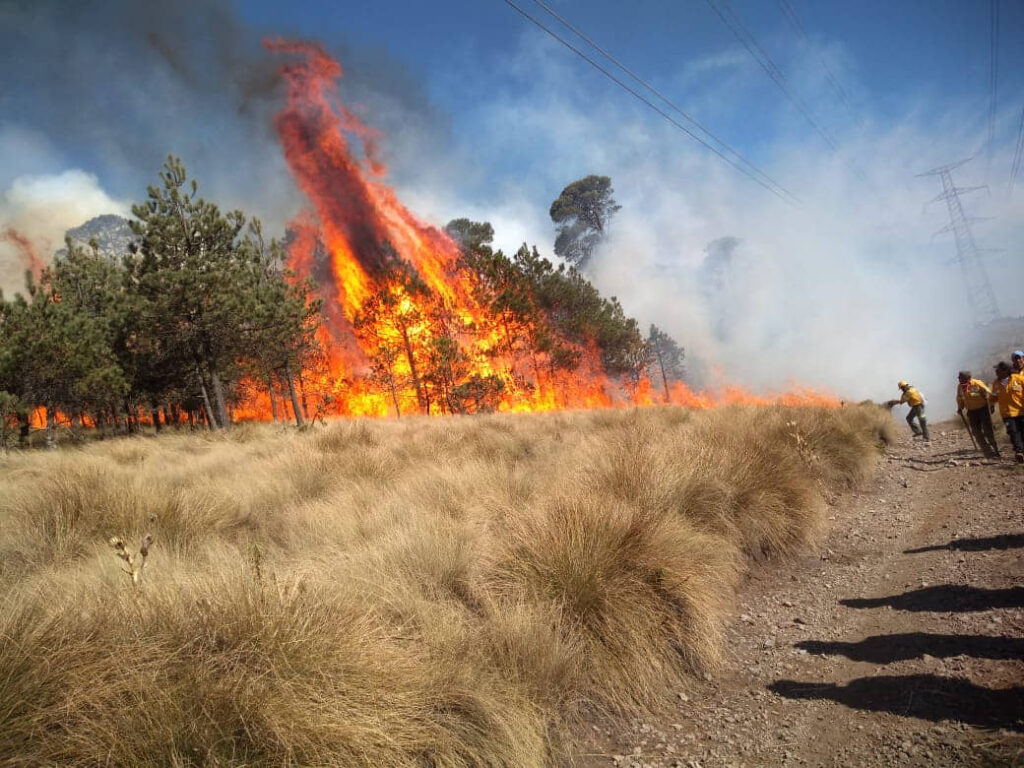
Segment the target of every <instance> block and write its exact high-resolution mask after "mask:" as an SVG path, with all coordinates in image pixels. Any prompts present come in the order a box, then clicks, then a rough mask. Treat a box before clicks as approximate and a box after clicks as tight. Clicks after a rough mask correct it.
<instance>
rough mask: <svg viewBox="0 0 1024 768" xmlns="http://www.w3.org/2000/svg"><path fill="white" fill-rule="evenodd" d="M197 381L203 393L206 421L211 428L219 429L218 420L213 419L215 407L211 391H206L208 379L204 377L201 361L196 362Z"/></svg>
mask: <svg viewBox="0 0 1024 768" xmlns="http://www.w3.org/2000/svg"><path fill="white" fill-rule="evenodd" d="M196 381H198V382H199V389H200V391H201V392H202V394H203V409H204V411H205V412H206V423H207V425H208V426H209V427H210V430H211V431H212V430H216V429H217V422H216V421H214V420H213V408H212V407H211V406H210V393H209V392H207V391H206V380H205V379H204V378H203V372H202V370H200V368H199V363H198V362H197V363H196Z"/></svg>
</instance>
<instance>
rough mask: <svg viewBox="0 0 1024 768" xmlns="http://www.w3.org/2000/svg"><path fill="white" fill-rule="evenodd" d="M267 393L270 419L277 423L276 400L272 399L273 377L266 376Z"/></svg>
mask: <svg viewBox="0 0 1024 768" xmlns="http://www.w3.org/2000/svg"><path fill="white" fill-rule="evenodd" d="M267 392H268V393H269V394H270V418H272V419H273V420H274V421H275V422H276V421H277V398H275V397H274V377H273V376H271V375H270V374H269V373H268V374H267Z"/></svg>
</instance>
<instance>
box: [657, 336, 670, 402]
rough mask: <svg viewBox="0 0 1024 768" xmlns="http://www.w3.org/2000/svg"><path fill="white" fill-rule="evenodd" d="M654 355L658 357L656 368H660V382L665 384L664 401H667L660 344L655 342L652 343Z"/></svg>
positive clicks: (666, 377)
mask: <svg viewBox="0 0 1024 768" xmlns="http://www.w3.org/2000/svg"><path fill="white" fill-rule="evenodd" d="M654 355H655V357H657V358H658V368H659V369H661V383H662V384H663V385H664V386H665V402H666V403H667V402H668V401H669V394H668V376H667V375H665V361H664V360H663V359H662V356H661V345H660V344H655V345H654Z"/></svg>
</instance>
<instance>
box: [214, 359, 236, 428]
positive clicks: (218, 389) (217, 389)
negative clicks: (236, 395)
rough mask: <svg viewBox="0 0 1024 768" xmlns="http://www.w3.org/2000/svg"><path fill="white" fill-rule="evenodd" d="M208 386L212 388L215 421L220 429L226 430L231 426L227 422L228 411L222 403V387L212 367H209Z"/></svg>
mask: <svg viewBox="0 0 1024 768" xmlns="http://www.w3.org/2000/svg"><path fill="white" fill-rule="evenodd" d="M210 384H211V385H212V386H213V398H214V403H215V405H216V407H217V421H218V423H219V424H220V425H221V427H222V428H224V429H227V428H228V427H230V426H231V422H230V421H229V420H228V409H227V406H226V405H225V403H224V385H223V384H221V381H220V376H218V375H217V369H216V368H214V367H213V366H212V365H211V366H210Z"/></svg>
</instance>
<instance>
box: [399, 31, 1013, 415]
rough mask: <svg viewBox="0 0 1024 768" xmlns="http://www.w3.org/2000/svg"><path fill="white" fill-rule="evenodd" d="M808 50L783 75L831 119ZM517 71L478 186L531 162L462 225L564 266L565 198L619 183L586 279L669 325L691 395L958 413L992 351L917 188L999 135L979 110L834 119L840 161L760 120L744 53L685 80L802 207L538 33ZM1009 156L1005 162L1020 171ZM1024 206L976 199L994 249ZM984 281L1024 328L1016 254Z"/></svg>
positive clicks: (496, 116) (483, 139)
mask: <svg viewBox="0 0 1024 768" xmlns="http://www.w3.org/2000/svg"><path fill="white" fill-rule="evenodd" d="M829 51H830V62H831V64H832V68H833V70H835V71H837V72H838V74H839V76H840V77H841V78H842V79H843V80H844V83H845V84H846V85H847V88H848V90H849V91H850V92H853V93H856V92H858V91H859V89H858V88H857V81H856V72H855V71H850V70H847V69H844V68H843V66H842V64H843V62H844V61H845V58H844V57H843V56H841V55H840V54H838V53H837V52H836V51H835V50H834V48H830V49H829ZM811 53H812V52H811V51H805V52H804V55H803V57H802V58H801V57H800V56H799V55H798V53H794V57H795V58H794V60H793V61H791V62H788V66H790V67H791V68H792V69H793V71H794V72H795V73H796V75H795V76H794V77H793V80H794V81H796V82H798V83H800V84H801V88H802V89H803V95H804V98H805V99H806V100H807V101H808V102H809V103H812V104H815V105H821V104H826V105H827V104H828V103H829V102H828V100H829V99H830V98H831V99H833V100H834V98H835V97H834V94H831V92H826V91H825V90H824V88H825V87H826V84H825V83H824V81H823V80H822V78H821V77H820V76H812V75H811V74H806V75H805V74H803V73H807V72H811V71H816V67H818V60H817V58H816V57H813V58H812V57H810V54H811ZM506 68H507V70H508V71H510V72H513V73H518V74H519V75H520V76H521V78H522V85H523V87H522V89H521V90H518V89H517V90H509V91H506V92H503V93H499V94H497V95H496V98H495V99H494V100H493V101H491V102H489V103H487V104H484V105H481V108H480V111H479V113H478V114H477V115H475V117H474V118H473V119H475V121H476V125H475V126H474V128H475V130H473V134H474V135H475V136H478V137H480V138H479V142H478V144H477V146H476V147H475V150H476V152H477V154H478V156H480V157H481V158H500V161H492V162H491V164H490V165H487V166H485V167H484V168H483V169H482V170H480V171H478V172H480V173H488V172H493V173H496V174H498V172H500V170H501V168H502V167H508V166H516V165H518V164H520V163H521V164H522V170H521V172H520V174H519V176H518V177H517V178H518V179H519V182H518V186H517V187H516V188H515V189H511V190H510V189H509V188H507V187H501V188H498V189H497V190H496V191H495V192H494V193H493V195H492V196H491V197H490V198H488V197H487V196H486V193H485V196H483V197H481V196H479V195H474V197H473V199H472V202H471V203H465V204H463V205H464V206H465V207H464V208H463V209H462V212H469V215H475V216H476V217H478V218H482V219H486V218H490V219H491V220H492V222H493V223H495V229H496V233H497V240H498V242H499V244H500V245H501V246H502V247H503V248H506V249H510V248H515V247H517V245H518V243H520V242H522V241H524V240H528V241H531V242H537V243H539V244H540V245H541V247H542V249H543V250H546V251H547V252H548V253H550V247H551V243H552V241H553V238H554V229H553V225H552V224H551V223H550V221H548V220H547V217H546V212H547V207H548V205H549V204H550V201H551V200H553V199H554V198H555V197H556V196H557V195H558V193H559V191H560V190H561V188H562V187H563V186H564V185H565V184H567V183H569V182H571V181H573V180H575V179H577V178H580V177H582V176H585V175H587V174H590V173H597V174H602V175H608V176H611V178H612V181H613V184H614V187H615V197H616V199H617V200H618V202H619V203H620V204H621V205H622V211H621V212H620V213H619V214H618V215H617V217H616V218H615V219H614V220H613V222H612V225H611V232H610V236H609V237H608V238H607V239H606V241H605V242H604V243H603V245H602V246H601V247H600V249H599V250H598V252H597V254H596V256H595V260H594V262H593V263H592V266H591V267H590V272H589V274H590V276H591V278H592V279H593V280H594V282H595V284H596V285H597V286H598V287H599V288H600V289H601V290H602V291H603V292H605V293H606V294H612V295H616V296H617V297H618V298H619V299H620V301H621V302H622V303H623V305H624V307H625V309H626V311H627V312H628V313H630V314H632V315H633V316H635V317H637V318H638V319H639V320H640V321H641V325H642V327H644V328H646V327H647V324H648V323H652V322H653V323H656V324H657V325H658V326H659V327H661V328H662V329H663V330H665V331H667V332H669V333H670V334H672V335H673V336H674V337H675V338H676V339H677V340H678V341H679V342H680V343H682V344H683V345H684V346H685V347H686V350H687V364H688V368H689V370H690V372H691V374H692V375H693V376H694V378H695V379H696V381H695V383H696V384H698V385H700V386H715V385H716V384H720V383H739V384H743V385H747V386H750V387H752V388H754V389H757V390H762V391H764V390H778V389H782V388H786V387H788V386H790V385H792V384H793V383H797V384H799V385H804V386H813V387H820V388H823V389H826V390H830V391H832V392H834V393H835V394H837V395H839V396H840V397H843V398H846V399H849V400H859V399H862V398H872V399H875V400H878V401H882V400H886V399H889V398H891V397H894V396H898V394H899V393H898V392H897V390H896V382H897V381H898V380H900V379H909V380H911V381H913V382H914V383H915V384H917V385H918V386H920V387H921V389H922V390H923V391H924V392H925V393H926V395H927V396H928V397H929V398H930V400H931V402H932V404H933V407H935V408H936V409H937V412H938V414H944V413H948V412H950V411H951V410H952V407H953V406H952V397H951V395H950V393H951V392H952V391H953V387H954V385H955V376H956V371H957V370H958V367H961V366H962V365H963V364H964V361H965V360H967V359H970V358H971V357H972V350H973V348H974V347H975V346H977V343H978V337H977V335H976V333H975V331H974V329H973V324H972V321H971V318H970V317H969V316H968V313H967V304H966V299H965V295H964V291H963V288H962V286H961V284H960V274H959V272H958V270H957V268H955V267H953V266H950V265H949V264H948V262H949V261H950V259H951V258H952V257H953V256H954V255H955V247H954V245H953V243H952V241H951V240H950V239H941V238H940V239H936V240H934V241H933V240H932V233H933V231H934V230H937V229H939V228H940V227H942V226H943V225H944V224H946V223H947V222H948V219H947V215H946V211H945V205H944V204H936V205H935V206H932V207H929V208H928V209H927V210H923V203H925V202H926V201H928V200H929V199H931V198H932V197H934V196H935V195H936V194H937V193H939V192H941V187H940V186H939V185H938V183H937V181H936V180H935V179H919V178H915V174H917V173H920V172H922V171H924V170H926V169H928V168H930V167H932V166H935V165H939V164H941V163H945V162H949V161H950V160H953V159H957V158H960V157H963V156H965V155H970V154H971V153H972V150H973V149H974V148H976V147H978V146H980V144H981V142H982V140H983V139H984V133H985V127H984V124H983V122H984V121H983V120H981V119H979V120H975V121H973V122H972V121H971V120H965V119H964V113H965V111H967V110H968V109H969V106H970V105H967V106H964V105H953V106H944V107H943V109H944V110H945V111H943V112H940V113H938V114H936V113H935V111H934V110H933V109H928V108H926V105H924V104H917V103H908V104H907V105H906V112H905V114H904V115H903V116H902V117H901V118H900V119H899V120H897V121H892V120H882V119H881V118H880V117H877V116H874V115H872V114H871V113H870V112H866V111H865V112H863V113H862V114H861V115H858V116H851V114H850V110H848V109H846V108H843V109H838V108H834V109H831V110H828V109H824V110H822V112H823V114H826V115H827V118H828V122H829V128H830V132H831V133H832V134H833V135H834V136H835V137H836V138H837V141H838V142H839V146H840V151H839V152H837V153H836V152H832V151H831V150H830V149H829V148H828V147H827V146H826V145H825V144H824V143H823V142H822V141H821V139H820V138H818V137H817V136H816V135H815V134H814V132H813V131H812V130H810V129H809V128H808V127H807V126H806V125H804V124H802V123H801V120H802V118H800V117H799V115H796V116H794V114H793V113H792V110H791V108H790V107H789V106H788V105H787V104H786V102H785V101H784V100H783V99H782V98H781V97H779V98H778V99H777V102H778V103H777V106H776V108H775V111H772V110H758V111H756V112H755V113H753V114H747V113H746V112H745V110H746V105H747V104H749V103H751V101H753V95H752V94H754V93H755V92H759V91H760V90H763V89H765V88H770V87H771V85H770V84H769V83H768V82H767V81H766V80H765V79H764V75H763V73H761V72H760V71H759V70H758V69H757V68H756V65H753V64H752V62H750V60H749V59H748V58H746V57H744V56H742V55H732V54H731V53H730V54H729V55H716V56H715V57H712V58H711V59H709V60H706V61H698V62H691V63H690V64H688V65H687V66H686V67H685V68H684V70H683V71H682V72H680V74H679V77H678V78H677V80H678V81H680V82H689V81H690V80H691V79H692V78H695V77H697V76H698V75H699V77H700V82H701V83H702V85H701V87H700V88H698V89H697V90H695V91H693V93H692V95H693V98H692V104H691V102H690V101H687V106H689V107H691V108H692V109H694V111H695V112H696V113H697V114H698V115H699V116H700V117H701V118H702V120H704V121H706V122H708V123H710V124H711V125H723V126H733V127H734V129H735V127H736V126H737V125H742V126H743V128H744V130H748V131H751V132H754V133H755V135H757V136H758V137H759V140H758V141H751V140H749V139H748V141H747V142H745V144H744V145H745V146H751V147H753V148H754V150H753V151H754V160H755V162H757V163H758V164H759V165H761V166H762V167H763V168H764V169H765V170H766V171H767V172H768V173H769V174H770V175H772V176H773V177H774V178H776V179H777V180H779V181H780V183H782V184H783V185H784V186H785V187H786V188H788V189H790V190H791V191H792V192H793V193H794V194H796V195H797V196H798V197H799V198H800V200H801V203H800V205H799V206H791V205H788V204H786V203H785V202H783V201H781V200H779V199H778V198H776V197H774V196H772V195H771V194H769V193H768V192H766V191H765V190H764V189H762V188H761V187H759V186H757V185H756V184H754V183H752V182H751V181H749V180H748V179H746V178H745V177H743V176H742V175H740V174H739V173H737V172H735V171H734V170H732V169H730V168H728V167H727V166H725V165H724V164H723V163H722V162H720V161H719V160H718V159H717V158H715V157H713V156H711V154H710V153H708V152H706V151H705V150H703V149H702V148H700V147H699V146H697V145H696V144H694V143H693V142H692V141H690V140H689V139H687V138H686V137H685V136H683V135H682V134H681V133H680V132H678V131H676V130H675V129H674V128H672V127H671V126H670V125H668V124H666V123H665V122H664V121H661V120H660V119H659V118H658V117H657V116H654V115H651V113H649V112H646V111H644V108H643V107H642V106H640V105H637V104H636V102H634V101H632V100H631V99H630V98H629V97H628V96H627V95H626V94H623V93H622V92H621V91H619V90H617V89H615V88H614V86H613V85H611V84H610V83H608V82H607V81H605V80H602V79H600V78H593V77H591V76H590V73H589V72H588V71H587V70H586V67H585V66H584V65H583V64H581V63H579V62H577V61H576V60H574V59H572V58H571V57H570V56H568V55H567V54H565V53H564V51H563V50H561V49H560V48H558V47H557V46H555V45H553V44H549V43H547V42H543V41H539V39H538V38H536V37H534V36H533V35H529V36H527V37H526V38H525V39H524V42H523V44H522V45H521V46H520V48H519V49H518V51H517V52H516V53H514V54H513V55H512V56H511V58H510V60H509V62H507V63H506ZM815 88H817V89H818V90H817V91H815V90H814V89H815ZM748 95H750V99H749V100H748V98H747V97H748ZM979 117H980V118H983V117H984V113H983V112H981V113H979ZM1008 122H1012V120H1008ZM727 138H728V139H731V140H733V141H734V142H735V137H733V136H729V137H727ZM1011 149H1012V147H1009V146H1007V147H1005V148H1004V151H1003V152H1002V153H1001V154H1000V153H997V156H996V158H995V160H994V162H993V165H994V166H996V167H999V166H1000V164H1004V165H1005V167H1006V168H1009V162H1010V153H1009V150H1011ZM498 163H500V165H501V167H499V165H498ZM982 173H983V169H982V168H972V165H968V166H965V167H964V168H963V169H962V172H961V173H960V174H959V175H958V177H957V178H958V181H959V183H960V184H962V185H969V184H976V183H979V181H977V179H979V178H980V177H981V175H982ZM418 198H419V199H420V200H423V201H426V200H427V195H426V194H423V193H422V192H419V193H418ZM1022 201H1024V194H1020V193H1018V196H1017V197H1016V199H1008V198H1006V196H1005V194H1004V193H1000V192H998V191H994V194H993V195H992V196H991V197H985V196H984V195H982V196H980V197H978V198H976V199H967V200H965V205H969V206H970V207H971V209H972V211H970V212H972V213H976V214H979V215H980V214H981V213H985V214H991V215H995V216H996V217H997V220H996V222H995V223H996V226H992V227H991V228H985V225H978V229H977V236H978V241H979V245H981V246H985V245H992V246H996V245H1000V244H1002V245H1005V246H1008V247H1010V248H1011V249H1012V248H1013V247H1014V246H1016V247H1017V248H1019V244H1020V243H1021V242H1022V240H1024V204H1022ZM489 203H490V204H491V210H492V211H494V215H493V216H489V215H488V213H487V211H488V204H489ZM460 204H461V203H460V200H459V196H458V193H453V195H452V197H451V199H448V200H445V201H444V202H443V204H439V203H438V202H437V201H436V199H435V204H434V205H435V208H444V207H447V208H448V210H450V211H451V215H457V213H458V211H457V209H458V207H459V205H460ZM414 207H415V206H414ZM438 215H440V212H439V214H438ZM499 224H500V226H499ZM987 267H988V269H989V271H990V274H991V278H992V282H993V285H995V286H996V290H997V293H998V299H999V302H1000V305H1001V308H1002V310H1003V313H1004V314H1006V315H1021V314H1022V313H1024V296H1022V294H1021V291H1020V285H1021V284H1022V278H1024V267H1022V263H1021V260H1020V257H1019V253H1014V252H1013V251H1012V250H1011V252H1010V253H1008V254H1006V255H1005V257H996V258H993V259H991V260H989V261H988V262H987ZM947 401H948V402H947Z"/></svg>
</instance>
